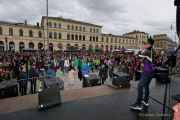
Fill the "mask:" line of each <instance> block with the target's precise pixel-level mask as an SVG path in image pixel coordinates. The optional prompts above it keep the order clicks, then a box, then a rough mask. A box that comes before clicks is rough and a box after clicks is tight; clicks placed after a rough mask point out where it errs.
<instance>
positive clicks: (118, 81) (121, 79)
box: [112, 72, 130, 88]
mask: <svg viewBox="0 0 180 120" xmlns="http://www.w3.org/2000/svg"><path fill="white" fill-rule="evenodd" d="M129 77H130V76H129V75H128V74H126V73H123V72H115V73H113V80H112V85H113V86H116V87H118V88H127V87H130V83H129Z"/></svg>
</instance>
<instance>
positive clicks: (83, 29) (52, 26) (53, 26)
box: [49, 22, 99, 33]
mask: <svg viewBox="0 0 180 120" xmlns="http://www.w3.org/2000/svg"><path fill="white" fill-rule="evenodd" d="M49 28H58V29H61V28H62V26H61V24H60V23H59V24H58V25H57V23H52V22H49ZM67 29H68V30H75V31H83V32H85V31H86V28H85V27H81V26H74V25H67ZM90 32H92V33H99V29H95V28H90Z"/></svg>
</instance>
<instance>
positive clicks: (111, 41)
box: [102, 34, 137, 50]
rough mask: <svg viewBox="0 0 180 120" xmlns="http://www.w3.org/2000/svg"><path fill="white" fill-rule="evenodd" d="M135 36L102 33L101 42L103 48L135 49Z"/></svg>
mask: <svg viewBox="0 0 180 120" xmlns="http://www.w3.org/2000/svg"><path fill="white" fill-rule="evenodd" d="M136 41H137V39H136V38H133V37H127V36H118V35H112V34H102V42H103V44H102V45H103V46H105V49H110V50H115V49H121V48H127V49H135V48H136V44H135V43H136Z"/></svg>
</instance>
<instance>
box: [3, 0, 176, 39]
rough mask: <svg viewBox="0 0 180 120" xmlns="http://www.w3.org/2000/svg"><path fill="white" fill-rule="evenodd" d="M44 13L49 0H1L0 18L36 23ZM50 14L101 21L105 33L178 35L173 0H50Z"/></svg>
mask: <svg viewBox="0 0 180 120" xmlns="http://www.w3.org/2000/svg"><path fill="white" fill-rule="evenodd" d="M43 15H46V0H0V20H3V21H11V22H23V21H24V20H25V19H26V20H27V21H28V23H30V24H36V22H40V19H41V16H43ZM49 15H50V16H55V17H59V16H62V17H64V18H71V19H75V20H80V21H86V22H91V23H94V24H98V25H102V26H103V29H102V31H103V33H112V34H124V33H126V32H130V31H132V30H134V29H136V30H140V31H145V32H147V33H150V34H161V33H166V34H168V35H169V36H170V37H171V38H173V39H174V38H175V37H174V36H175V24H173V26H174V29H173V30H171V23H172V22H175V21H176V7H175V6H174V0H49Z"/></svg>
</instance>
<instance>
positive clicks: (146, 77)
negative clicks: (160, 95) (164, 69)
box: [137, 72, 154, 103]
mask: <svg viewBox="0 0 180 120" xmlns="http://www.w3.org/2000/svg"><path fill="white" fill-rule="evenodd" d="M153 77H154V72H143V73H142V75H141V79H140V81H139V84H138V98H137V102H138V103H141V101H142V100H144V101H145V102H148V100H149V84H150V82H151V80H152V78H153ZM143 89H144V90H145V96H144V99H143Z"/></svg>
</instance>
